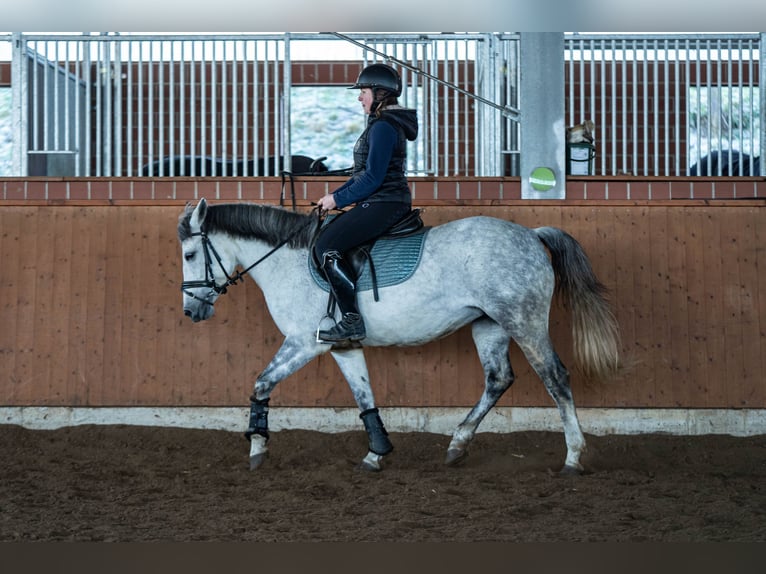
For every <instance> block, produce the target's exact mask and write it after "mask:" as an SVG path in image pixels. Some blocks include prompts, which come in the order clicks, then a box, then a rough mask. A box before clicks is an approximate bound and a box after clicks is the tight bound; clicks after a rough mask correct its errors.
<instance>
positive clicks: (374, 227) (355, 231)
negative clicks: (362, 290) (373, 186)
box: [314, 201, 412, 264]
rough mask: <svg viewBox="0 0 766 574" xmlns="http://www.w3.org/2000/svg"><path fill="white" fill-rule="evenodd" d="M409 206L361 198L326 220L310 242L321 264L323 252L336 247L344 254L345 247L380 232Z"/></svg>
mask: <svg viewBox="0 0 766 574" xmlns="http://www.w3.org/2000/svg"><path fill="white" fill-rule="evenodd" d="M411 209H412V208H411V207H410V205H408V204H406V203H394V202H380V203H378V202H368V201H363V202H361V203H359V204H357V205H356V206H355V207H353V208H352V209H350V210H348V211H345V212H343V213H342V214H340V215H338V216H337V217H336V218H335V219H333V220H332V221H331V222H330V223H328V224H327V225H326V226H325V227H324V229H322V232H321V233H320V234H319V237H318V238H317V240H316V243H315V245H314V253H315V255H316V259H317V261H319V263H320V264H321V263H322V261H323V259H324V254H325V253H328V252H331V251H337V252H338V253H340V254H341V255H344V254H345V253H346V252H347V251H348V250H349V249H352V248H354V247H357V246H358V245H362V244H364V243H367V242H369V241H372V240H374V239H377V238H378V237H380V236H381V235H383V234H384V233H385V232H386V231H387V230H388V229H389V228H391V227H392V226H393V225H394V224H395V223H396V222H398V221H399V220H401V219H402V218H403V217H404V216H405V215H407V214H408V213H409V212H410V210H411Z"/></svg>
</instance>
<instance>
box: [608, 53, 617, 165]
mask: <svg viewBox="0 0 766 574" xmlns="http://www.w3.org/2000/svg"><path fill="white" fill-rule="evenodd" d="M611 57H612V58H611V60H612V77H611V81H610V83H611V84H612V104H611V105H610V106H609V108H610V109H611V111H612V114H611V115H612V122H611V123H612V137H611V140H612V150H611V153H610V158H611V167H612V170H611V174H612V175H615V174H616V173H617V137H616V134H617V45H616V40H615V39H612V51H611Z"/></svg>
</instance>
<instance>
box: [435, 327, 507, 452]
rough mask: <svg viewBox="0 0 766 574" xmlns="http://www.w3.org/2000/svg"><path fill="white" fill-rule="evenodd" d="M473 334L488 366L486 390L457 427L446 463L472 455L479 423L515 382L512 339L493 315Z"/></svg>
mask: <svg viewBox="0 0 766 574" xmlns="http://www.w3.org/2000/svg"><path fill="white" fill-rule="evenodd" d="M472 334H473V340H474V344H475V345H476V350H477V351H478V353H479V359H480V360H481V364H482V367H483V369H484V392H483V393H482V395H481V398H480V399H479V402H478V403H476V405H475V406H474V407H473V409H471V412H469V413H468V415H467V416H466V417H465V419H463V422H461V423H460V424H459V425H458V427H457V428H456V429H455V432H454V433H453V435H452V440H451V441H450V444H449V447H448V448H447V458H446V460H445V463H446V464H456V463H458V462H459V461H461V460H463V459H464V458H465V457H466V456H467V455H468V445H469V444H470V442H471V441H472V440H473V437H474V435H475V434H476V429H477V428H478V427H479V424H480V423H481V421H482V420H483V419H484V417H485V416H486V414H487V413H488V412H489V410H490V409H491V408H492V407H493V406H495V404H496V403H497V401H498V399H500V397H501V396H503V393H504V392H505V391H506V390H508V388H509V387H510V386H511V384H513V379H514V375H513V369H512V368H511V359H510V355H509V354H508V347H509V345H510V342H511V339H510V337H509V336H508V334H507V333H506V332H505V330H504V329H503V328H502V327H501V326H500V325H498V324H497V323H496V322H494V321H492V320H491V319H489V318H484V319H479V320H477V321H475V322H474V323H473V325H472Z"/></svg>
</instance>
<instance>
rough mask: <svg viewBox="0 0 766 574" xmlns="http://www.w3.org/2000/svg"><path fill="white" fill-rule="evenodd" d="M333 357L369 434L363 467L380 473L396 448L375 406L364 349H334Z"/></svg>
mask: <svg viewBox="0 0 766 574" xmlns="http://www.w3.org/2000/svg"><path fill="white" fill-rule="evenodd" d="M332 356H333V358H334V359H335V362H336V363H338V367H339V368H340V370H341V372H342V373H343V376H344V377H345V379H346V382H348V385H349V387H350V388H351V392H352V394H353V395H354V400H355V401H356V404H357V406H358V407H359V410H360V411H361V413H360V415H359V418H361V419H362V422H363V423H364V430H365V431H367V439H368V451H367V456H365V457H364V459H362V462H361V463H360V468H362V469H364V470H370V471H374V472H377V471H379V470H382V466H381V461H382V460H383V457H384V456H385V455H387V454H388V453H390V452H391V451H392V450H394V445H393V444H391V441H390V440H389V438H388V432H387V431H386V427H385V426H383V421H382V420H381V418H380V414H379V412H378V409H377V408H376V407H375V398H374V397H373V394H372V387H371V386H370V375H369V373H368V372H367V362H366V361H365V359H364V351H363V350H362V349H361V348H354V349H344V350H334V351H332Z"/></svg>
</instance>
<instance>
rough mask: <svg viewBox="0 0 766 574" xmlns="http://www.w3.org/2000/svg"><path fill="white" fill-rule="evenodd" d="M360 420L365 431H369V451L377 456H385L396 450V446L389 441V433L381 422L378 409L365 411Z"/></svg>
mask: <svg viewBox="0 0 766 574" xmlns="http://www.w3.org/2000/svg"><path fill="white" fill-rule="evenodd" d="M359 418H360V419H362V422H363V423H364V430H366V431H367V437H368V438H369V449H370V450H371V451H372V452H374V453H375V454H379V455H381V456H383V455H384V454H388V453H389V452H391V451H392V450H394V445H392V444H391V441H390V440H388V432H386V427H384V426H383V421H382V420H380V415H379V414H378V409H367V410H366V411H363V412H362V413H361V414H360V415H359Z"/></svg>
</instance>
